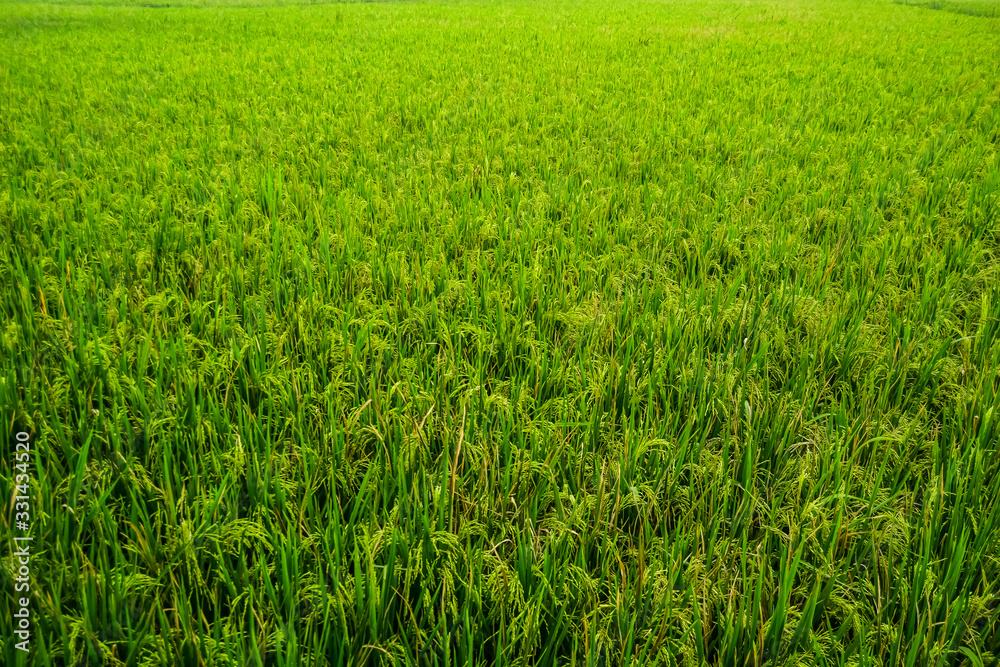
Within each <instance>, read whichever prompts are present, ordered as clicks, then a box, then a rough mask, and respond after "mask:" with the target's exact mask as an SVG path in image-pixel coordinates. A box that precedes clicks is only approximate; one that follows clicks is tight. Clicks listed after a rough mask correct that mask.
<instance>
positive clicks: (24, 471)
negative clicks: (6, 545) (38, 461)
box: [12, 431, 33, 653]
mask: <svg viewBox="0 0 1000 667" xmlns="http://www.w3.org/2000/svg"><path fill="white" fill-rule="evenodd" d="M15 437H16V438H17V447H16V448H15V452H14V459H15V463H14V470H15V471H16V475H15V477H14V484H15V488H14V490H15V493H14V528H15V530H13V531H12V535H13V536H14V548H13V553H14V568H15V570H16V575H15V577H14V592H15V593H19V594H21V595H20V596H18V595H15V596H14V597H15V601H16V605H15V609H14V635H15V636H16V637H17V639H18V640H19V641H18V642H17V643H15V644H14V646H15V647H16V648H17V650H19V651H24V652H25V653H27V652H28V647H29V643H30V641H31V609H30V603H31V600H30V598H28V597H27V596H28V595H29V594H30V593H31V540H32V539H33V538H32V537H31V505H30V500H31V499H30V497H29V496H28V490H29V488H30V484H29V482H30V481H31V477H30V476H29V474H28V471H29V470H30V469H31V468H30V464H29V462H30V461H31V441H30V440H31V438H30V436H29V435H28V434H27V433H24V432H23V431H21V432H18V433H17V435H16V436H15ZM22 596H23V597H22Z"/></svg>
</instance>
